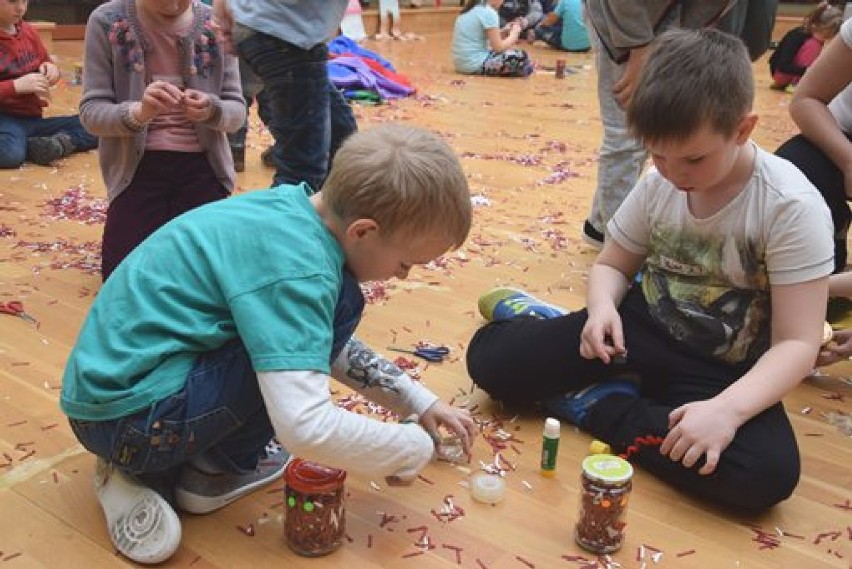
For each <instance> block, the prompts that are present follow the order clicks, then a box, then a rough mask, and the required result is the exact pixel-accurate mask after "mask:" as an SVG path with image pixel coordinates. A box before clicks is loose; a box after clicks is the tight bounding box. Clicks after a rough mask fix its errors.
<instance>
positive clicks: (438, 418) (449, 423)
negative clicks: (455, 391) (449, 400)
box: [420, 401, 476, 456]
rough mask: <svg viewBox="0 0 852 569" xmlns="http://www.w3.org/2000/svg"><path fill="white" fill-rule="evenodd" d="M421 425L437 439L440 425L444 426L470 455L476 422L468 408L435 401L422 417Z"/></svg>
mask: <svg viewBox="0 0 852 569" xmlns="http://www.w3.org/2000/svg"><path fill="white" fill-rule="evenodd" d="M420 425H421V426H422V427H423V428H424V429H426V432H427V433H429V434H430V435H432V438H433V439H437V438H438V437H439V435H438V427H444V428H445V429H447V430H448V431H449V432H451V433H452V434H454V435H455V436H457V437H458V439H459V441H461V444H462V448H463V449H464V452H465V454H466V455H467V456H470V449H471V445H472V444H473V438H474V437H475V436H476V424H475V423H474V422H473V419H471V418H470V413H468V412H467V410H466V409H458V408H456V407H452V406H450V405H447V404H446V403H444V402H443V401H435V403H433V404H432V406H431V407H429V408H428V409H427V410H426V411H425V412H424V413H423V415H422V416H421V417H420Z"/></svg>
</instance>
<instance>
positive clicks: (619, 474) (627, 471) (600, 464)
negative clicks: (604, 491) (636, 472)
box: [583, 454, 633, 484]
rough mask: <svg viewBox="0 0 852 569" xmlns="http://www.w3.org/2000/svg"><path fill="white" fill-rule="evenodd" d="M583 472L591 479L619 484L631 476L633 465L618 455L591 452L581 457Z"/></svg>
mask: <svg viewBox="0 0 852 569" xmlns="http://www.w3.org/2000/svg"><path fill="white" fill-rule="evenodd" d="M583 472H585V473H586V475H587V476H589V477H590V478H592V479H593V480H597V481H599V482H607V483H612V484H619V483H623V482H627V481H628V480H630V478H631V477H632V476H633V466H632V465H631V464H630V463H629V462H627V461H626V460H624V459H623V458H620V457H618V456H614V455H611V454H592V455H589V456H587V457H586V458H584V459H583Z"/></svg>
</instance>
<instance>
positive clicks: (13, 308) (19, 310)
mask: <svg viewBox="0 0 852 569" xmlns="http://www.w3.org/2000/svg"><path fill="white" fill-rule="evenodd" d="M0 314H10V315H12V316H18V317H19V318H23V319H24V320H26V321H27V322H32V323H33V324H38V320H36V319H35V318H33V317H32V316H30V315H29V314H27V313H26V312H24V303H23V302H21V301H20V300H12V301H9V302H0Z"/></svg>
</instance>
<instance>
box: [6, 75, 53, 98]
mask: <svg viewBox="0 0 852 569" xmlns="http://www.w3.org/2000/svg"><path fill="white" fill-rule="evenodd" d="M12 83H13V85H14V86H15V93H17V94H19V95H28V94H30V93H33V94H35V95H36V96H37V97H39V98H40V99H47V98H48V97H50V92H49V91H48V89H49V88H50V81H48V79H47V77H45V76H44V75H42V74H41V73H27V74H26V75H22V76H21V77H18V78H17V79H15V80H14V81H13V82H12Z"/></svg>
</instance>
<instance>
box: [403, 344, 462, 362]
mask: <svg viewBox="0 0 852 569" xmlns="http://www.w3.org/2000/svg"><path fill="white" fill-rule="evenodd" d="M388 349H389V350H390V351H392V352H401V353H403V354H412V355H414V356H417V357H418V358H423V359H424V360H426V361H427V362H436V363H440V362H442V361H444V358H446V357H447V356H448V355H449V354H450V349H449V348H448V347H446V346H421V347H417V348H414V349H413V350H407V349H405V348H394V347H388Z"/></svg>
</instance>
